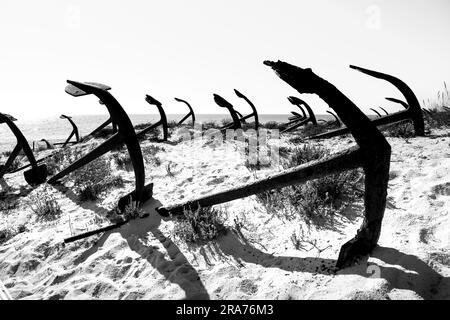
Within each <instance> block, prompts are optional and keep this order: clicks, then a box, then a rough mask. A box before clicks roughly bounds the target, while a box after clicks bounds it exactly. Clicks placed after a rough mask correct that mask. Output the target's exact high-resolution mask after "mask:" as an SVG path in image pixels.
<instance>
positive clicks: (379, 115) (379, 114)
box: [370, 108, 381, 118]
mask: <svg viewBox="0 0 450 320" xmlns="http://www.w3.org/2000/svg"><path fill="white" fill-rule="evenodd" d="M370 110H372V111H373V112H375V113H376V114H377V116H378V118H381V113H379V112H378V110H376V109H374V108H370Z"/></svg>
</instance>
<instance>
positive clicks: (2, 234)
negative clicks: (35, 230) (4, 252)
mask: <svg viewBox="0 0 450 320" xmlns="http://www.w3.org/2000/svg"><path fill="white" fill-rule="evenodd" d="M16 234H17V233H16V232H14V230H13V229H12V228H10V227H6V228H4V229H0V245H1V244H3V243H5V242H7V241H8V240H10V239H12V238H13V237H14V236H15V235H16Z"/></svg>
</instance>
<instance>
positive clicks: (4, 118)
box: [0, 113, 47, 185]
mask: <svg viewBox="0 0 450 320" xmlns="http://www.w3.org/2000/svg"><path fill="white" fill-rule="evenodd" d="M16 120H17V119H15V118H14V117H12V116H10V115H9V114H4V113H0V124H1V123H6V124H7V125H8V127H9V128H10V129H11V131H12V133H13V134H14V135H15V136H16V139H17V144H16V146H15V147H14V149H13V151H12V152H11V154H10V156H9V157H8V160H6V163H5V165H3V166H0V178H3V176H4V175H5V174H6V173H8V169H9V167H10V166H11V165H12V163H13V162H14V160H15V159H16V158H17V156H18V155H19V152H20V151H22V150H23V152H24V153H25V155H26V157H27V158H28V161H29V163H30V165H31V169H30V170H27V171H25V172H24V173H23V175H24V177H25V181H26V182H27V183H28V184H29V185H37V184H40V183H43V182H45V180H46V179H47V166H46V165H45V164H42V165H39V164H38V163H37V162H36V159H35V158H34V155H33V151H31V148H30V145H29V144H28V141H27V139H25V137H24V135H23V134H22V132H21V131H20V129H19V128H18V127H17V126H16V125H15V124H14V121H16Z"/></svg>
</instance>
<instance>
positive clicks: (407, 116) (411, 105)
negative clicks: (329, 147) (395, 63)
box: [311, 65, 425, 139]
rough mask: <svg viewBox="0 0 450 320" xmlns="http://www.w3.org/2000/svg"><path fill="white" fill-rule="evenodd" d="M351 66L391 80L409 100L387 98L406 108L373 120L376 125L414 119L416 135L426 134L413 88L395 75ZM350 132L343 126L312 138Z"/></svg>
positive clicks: (329, 136)
mask: <svg viewBox="0 0 450 320" xmlns="http://www.w3.org/2000/svg"><path fill="white" fill-rule="evenodd" d="M350 68H352V69H355V70H358V71H360V72H362V73H365V74H368V75H370V76H372V77H375V78H378V79H383V80H386V81H388V82H390V83H391V84H393V85H394V86H395V87H396V88H397V89H399V90H400V92H401V93H402V94H403V96H404V97H405V99H406V101H407V102H404V101H401V100H398V99H394V98H386V99H387V100H390V101H393V102H396V103H400V104H401V105H402V106H403V107H404V108H405V109H406V110H403V111H399V112H395V113H391V114H390V115H386V116H383V117H380V118H377V119H375V120H372V123H373V124H375V125H376V126H381V125H385V124H390V123H395V122H400V121H405V120H412V122H413V125H414V132H415V133H416V135H418V136H424V135H425V127H424V122H423V115H422V109H421V108H420V104H419V101H418V100H417V97H416V95H415V94H414V92H413V91H412V90H411V88H409V87H408V85H407V84H406V83H404V82H403V81H402V80H400V79H398V78H396V77H393V76H391V75H389V74H385V73H381V72H377V71H372V70H368V69H363V68H360V67H356V66H352V65H351V66H350ZM349 132H350V130H349V129H348V128H341V129H337V130H333V131H329V132H325V133H321V134H318V135H315V136H312V137H311V139H324V138H331V137H336V136H340V135H342V134H347V133H349Z"/></svg>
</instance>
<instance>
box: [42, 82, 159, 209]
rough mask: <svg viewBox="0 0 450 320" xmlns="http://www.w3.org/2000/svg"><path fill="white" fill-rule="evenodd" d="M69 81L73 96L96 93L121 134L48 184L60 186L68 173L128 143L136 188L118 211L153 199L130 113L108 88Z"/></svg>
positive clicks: (122, 199)
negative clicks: (59, 183) (132, 202)
mask: <svg viewBox="0 0 450 320" xmlns="http://www.w3.org/2000/svg"><path fill="white" fill-rule="evenodd" d="M67 82H68V83H69V85H68V86H67V87H66V92H67V93H69V94H70V95H72V96H74V97H79V96H84V95H88V94H94V95H95V96H96V97H97V98H99V99H100V100H101V101H102V102H103V103H104V105H105V107H106V108H107V110H108V112H109V114H110V117H111V120H112V122H113V123H116V124H117V129H118V132H117V133H115V134H113V135H112V136H111V137H110V138H109V139H107V140H106V141H105V142H103V143H102V144H101V145H99V146H98V147H96V148H95V149H94V150H92V151H90V152H89V153H88V154H86V155H85V156H83V157H81V158H80V159H78V160H76V161H75V162H73V163H72V164H70V165H69V166H68V167H67V168H65V169H64V170H62V171H61V172H59V173H57V174H56V175H54V176H53V177H51V178H50V179H49V180H48V183H50V184H55V183H57V182H58V181H59V180H60V179H62V178H63V177H65V176H66V175H68V174H69V173H71V172H73V171H75V170H76V169H78V168H81V167H82V166H84V165H86V164H88V163H90V162H91V161H93V160H95V159H97V158H98V157H100V156H102V155H103V154H105V153H107V152H108V151H111V149H112V148H116V147H117V146H120V145H121V144H125V146H126V147H127V150H128V154H129V156H130V160H131V163H132V165H133V170H134V177H135V186H136V187H135V190H134V191H133V192H131V193H130V194H128V195H126V196H124V197H122V198H121V199H120V200H119V202H118V208H119V210H123V209H124V208H125V207H126V205H127V204H128V203H130V202H131V201H136V202H137V203H138V204H140V203H143V202H145V201H147V200H148V199H150V198H151V196H152V188H153V185H152V184H149V185H145V171H144V162H143V159H142V152H141V148H140V146H139V142H138V139H137V136H136V133H135V131H134V129H133V125H132V123H131V120H130V118H129V117H128V115H127V113H126V112H125V111H124V110H123V108H122V106H121V105H120V104H119V102H118V101H117V100H116V99H115V98H114V97H113V96H112V95H111V94H110V93H109V92H108V90H109V89H108V88H109V87H107V86H105V85H101V84H97V83H83V82H76V81H71V80H67Z"/></svg>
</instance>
